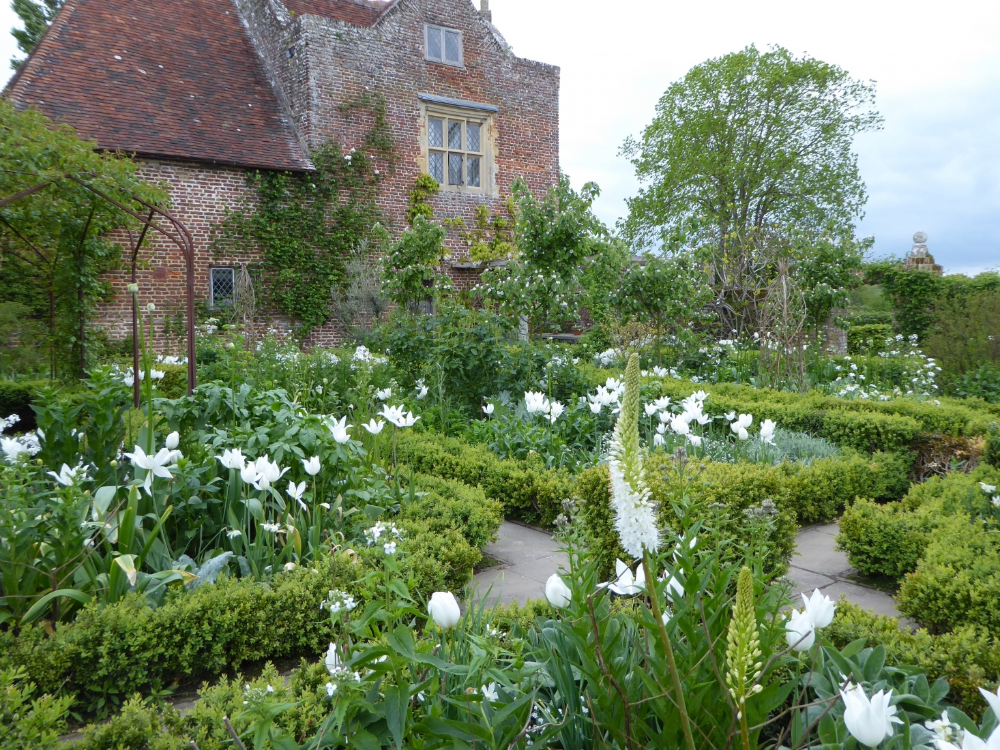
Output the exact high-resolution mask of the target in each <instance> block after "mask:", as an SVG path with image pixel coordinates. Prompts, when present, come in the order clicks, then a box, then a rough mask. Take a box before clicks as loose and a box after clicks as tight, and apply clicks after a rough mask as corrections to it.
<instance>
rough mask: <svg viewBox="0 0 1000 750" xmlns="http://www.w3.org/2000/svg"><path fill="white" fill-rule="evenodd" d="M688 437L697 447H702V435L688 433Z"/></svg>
mask: <svg viewBox="0 0 1000 750" xmlns="http://www.w3.org/2000/svg"><path fill="white" fill-rule="evenodd" d="M687 439H688V442H690V443H691V445H693V446H694V447H695V448H700V447H701V435H688V436H687Z"/></svg>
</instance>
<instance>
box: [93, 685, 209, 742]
mask: <svg viewBox="0 0 1000 750" xmlns="http://www.w3.org/2000/svg"><path fill="white" fill-rule="evenodd" d="M220 720H221V717H220ZM182 727H183V723H182V720H181V716H180V713H179V712H178V711H176V710H175V709H172V708H167V709H166V710H164V711H162V712H161V711H158V710H156V709H154V708H150V707H147V706H144V705H143V702H142V699H141V698H140V697H139V696H138V695H136V696H135V697H133V698H131V699H130V700H127V701H125V704H124V705H123V706H122V710H121V712H120V713H117V714H115V715H114V716H112V717H111V718H110V719H108V720H107V721H106V722H104V723H102V724H92V725H90V726H89V727H87V729H86V731H85V732H84V735H83V740H82V741H81V742H79V743H78V744H77V745H76V747H77V748H79V749H80V750H126V749H127V750H188V748H190V747H191V745H190V744H189V743H188V742H186V741H184V739H183V738H182V735H181V732H182V731H183V730H182Z"/></svg>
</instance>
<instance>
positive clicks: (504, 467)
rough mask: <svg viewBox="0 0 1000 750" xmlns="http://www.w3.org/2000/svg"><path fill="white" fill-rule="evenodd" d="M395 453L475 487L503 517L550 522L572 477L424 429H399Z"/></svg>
mask: <svg viewBox="0 0 1000 750" xmlns="http://www.w3.org/2000/svg"><path fill="white" fill-rule="evenodd" d="M397 456H398V458H399V461H400V462H401V463H404V464H406V465H408V466H410V467H412V468H413V469H414V470H416V471H418V472H420V473H422V474H428V475H433V476H436V477H441V478H443V479H452V480H456V481H459V482H462V483H463V484H466V485H469V486H470V487H479V488H481V489H482V491H483V493H484V494H485V496H486V497H487V498H489V499H491V500H497V501H499V502H500V504H501V507H502V509H503V514H504V515H505V516H511V517H515V518H519V519H521V520H523V521H525V522H527V523H533V524H538V525H541V526H551V525H552V524H553V522H554V521H555V519H556V516H558V515H559V514H560V513H561V512H562V502H563V500H566V499H568V498H569V497H570V496H571V495H572V494H573V478H572V477H571V476H570V475H569V474H568V473H566V472H564V471H551V470H547V469H545V467H544V466H542V464H541V462H540V461H539V462H532V461H521V460H514V459H501V458H497V456H496V455H495V454H494V453H492V452H491V451H490V450H489V448H487V447H486V446H482V445H472V444H470V443H467V442H465V441H464V440H460V439H458V438H448V437H443V436H441V435H433V434H429V433H418V432H412V433H402V434H400V436H399V442H398V445H397Z"/></svg>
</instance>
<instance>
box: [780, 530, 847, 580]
mask: <svg viewBox="0 0 1000 750" xmlns="http://www.w3.org/2000/svg"><path fill="white" fill-rule="evenodd" d="M792 565H793V566H794V567H796V568H802V569H803V570H811V571H812V572H813V573H822V574H823V575H828V576H839V575H843V574H846V573H848V572H850V571H851V564H850V563H849V562H848V561H847V555H846V554H844V553H843V552H842V551H841V550H838V549H837V543H836V542H835V541H834V539H833V537H832V536H830V535H829V534H825V533H823V532H822V531H819V530H817V529H806V530H805V531H802V532H800V533H799V536H798V545H797V547H796V550H795V555H794V556H793V557H792Z"/></svg>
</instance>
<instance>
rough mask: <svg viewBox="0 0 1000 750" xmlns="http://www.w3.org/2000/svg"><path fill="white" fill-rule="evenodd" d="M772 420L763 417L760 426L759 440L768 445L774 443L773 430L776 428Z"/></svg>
mask: <svg viewBox="0 0 1000 750" xmlns="http://www.w3.org/2000/svg"><path fill="white" fill-rule="evenodd" d="M777 426H778V425H776V424H775V423H774V422H772V421H771V420H770V419H765V420H764V424H762V425H761V426H760V440H761V442H763V443H767V444H768V445H774V430H775V429H776V428H777Z"/></svg>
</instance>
